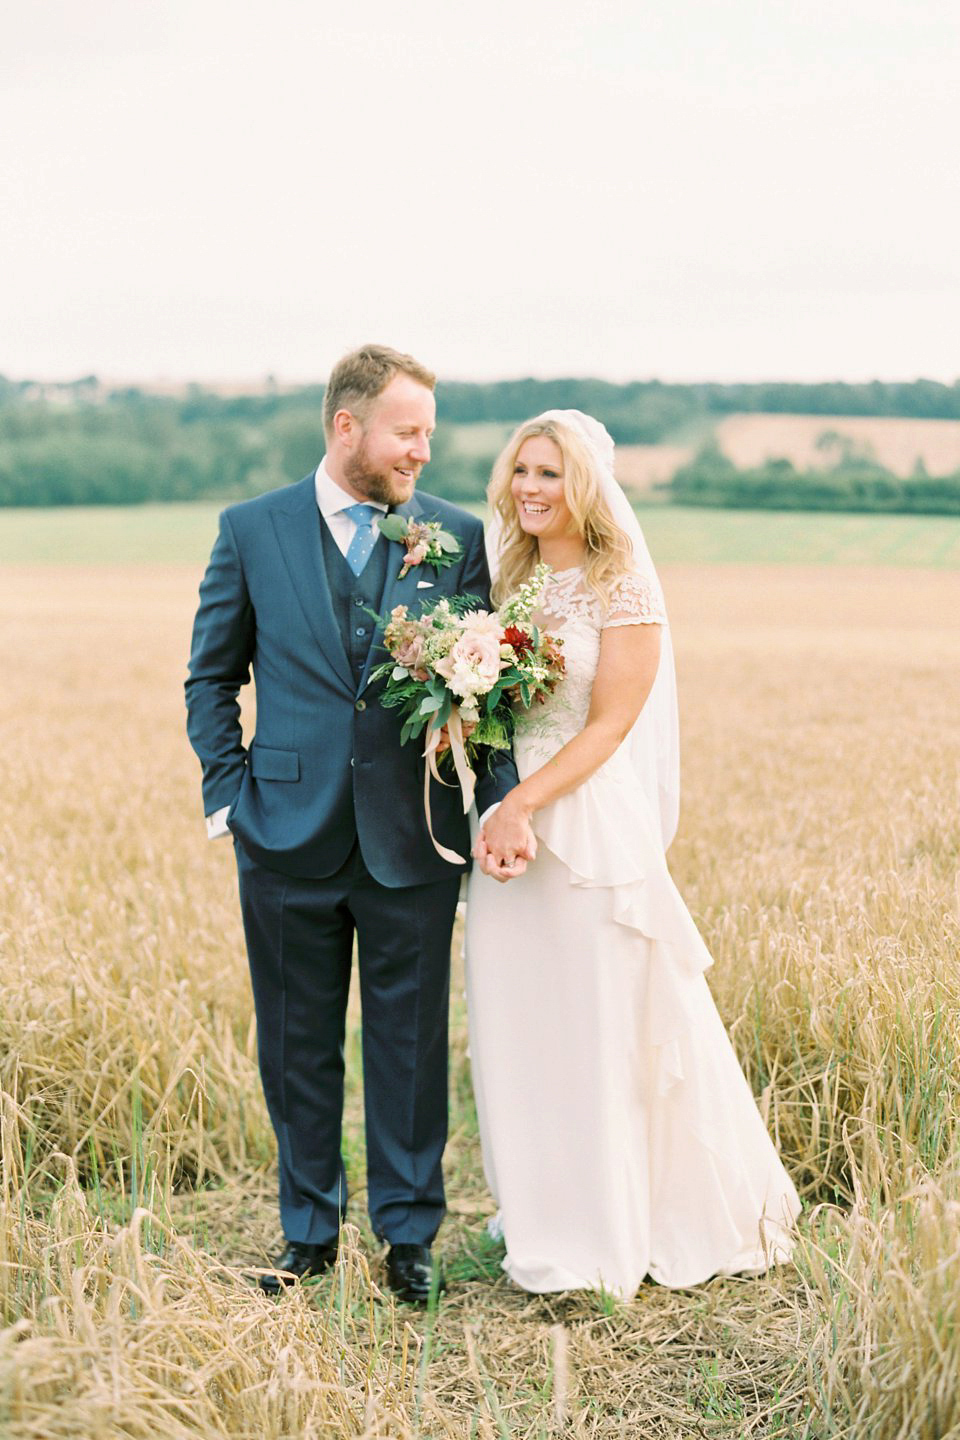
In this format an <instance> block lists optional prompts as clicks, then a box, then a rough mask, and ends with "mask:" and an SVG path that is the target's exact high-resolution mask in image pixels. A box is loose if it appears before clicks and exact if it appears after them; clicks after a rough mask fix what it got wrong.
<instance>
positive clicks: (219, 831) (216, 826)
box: [206, 805, 489, 840]
mask: <svg viewBox="0 0 960 1440" xmlns="http://www.w3.org/2000/svg"><path fill="white" fill-rule="evenodd" d="M229 813H230V806H229V805H224V807H223V809H222V810H214V812H213V814H212V815H208V816H207V817H206V819H207V839H208V840H222V839H223V837H224V835H229V834H230V831H229V829H228V828H227V815H228V814H229ZM488 813H489V812H488Z"/></svg>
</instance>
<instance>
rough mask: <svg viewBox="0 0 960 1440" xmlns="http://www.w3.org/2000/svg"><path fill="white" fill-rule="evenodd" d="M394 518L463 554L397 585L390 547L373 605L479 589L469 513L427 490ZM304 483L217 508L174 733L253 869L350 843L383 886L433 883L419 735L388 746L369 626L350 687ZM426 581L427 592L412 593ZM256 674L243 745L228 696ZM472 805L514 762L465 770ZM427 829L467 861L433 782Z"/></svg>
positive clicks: (317, 865) (291, 863) (322, 871)
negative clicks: (443, 536)
mask: <svg viewBox="0 0 960 1440" xmlns="http://www.w3.org/2000/svg"><path fill="white" fill-rule="evenodd" d="M395 508H396V512H397V513H398V514H400V515H404V516H408V517H415V518H418V519H423V520H433V519H436V520H439V521H441V522H442V523H443V526H444V529H446V530H448V531H450V532H451V533H452V534H454V535H456V536H457V538H458V539H459V540H460V543H461V546H462V553H461V555H460V556H459V557H458V558H457V560H456V561H455V562H454V564H453V565H451V566H450V567H449V568H447V569H443V570H435V569H434V568H433V567H432V566H429V565H427V564H424V565H421V566H419V567H418V566H414V567H413V568H412V569H411V570H409V571H408V573H407V575H406V577H405V578H404V579H403V580H399V579H398V577H399V574H400V570H401V568H402V566H403V561H404V557H405V553H406V552H405V550H404V547H403V546H402V545H401V544H400V543H399V542H397V541H389V542H388V541H386V539H385V537H383V536H381V538H380V539H379V540H378V542H377V543H378V545H383V544H387V545H388V555H387V578H386V584H385V588H384V592H383V596H382V599H381V604H380V613H381V614H382V615H388V614H389V612H390V610H391V609H393V607H394V606H395V605H407V606H409V607H410V608H411V610H412V611H414V612H416V611H417V610H418V609H419V608H420V606H421V604H423V603H425V597H426V601H429V602H432V601H434V600H437V599H440V598H441V596H443V595H454V594H464V593H466V594H472V595H478V596H479V597H480V598H481V600H482V602H483V603H484V604H485V605H486V604H487V603H488V597H489V583H490V581H489V573H488V570H487V562H486V555H485V552H484V545H483V526H482V525H481V523H480V521H479V520H477V519H475V518H474V517H473V516H472V515H469V514H468V513H467V512H466V511H464V510H460V509H459V508H458V507H457V506H455V505H450V504H449V503H447V502H446V501H444V500H439V499H437V498H435V497H434V496H431V495H423V494H419V495H418V494H414V496H413V498H412V499H411V500H409V501H408V502H407V503H406V504H404V505H399V506H397V507H395ZM321 523H322V522H321V520H320V516H319V512H318V509H317V502H316V492H315V486H314V477H313V475H312V474H310V475H308V476H306V477H305V478H304V479H303V480H301V481H299V482H298V483H297V484H295V485H289V486H285V487H284V488H282V489H280V490H274V491H271V492H270V493H268V494H266V495H260V496H258V497H257V498H256V499H254V500H247V501H244V502H243V503H241V504H238V505H232V506H230V507H229V508H228V509H226V510H225V511H224V512H223V514H222V515H221V517H220V533H219V535H218V537H217V541H216V544H215V545H214V548H213V554H212V555H211V557H210V564H209V566H208V567H207V572H206V575H205V576H204V579H203V582H202V584H201V586H200V608H199V610H198V611H197V617H196V621H195V624H194V631H193V647H192V652H191V657H190V667H189V678H188V680H187V683H186V694H187V731H188V734H189V736H190V742H191V744H192V745H193V748H194V750H195V751H196V752H197V755H198V756H199V758H200V762H201V765H202V767H203V803H204V811H205V813H206V814H208V815H209V814H211V813H212V812H213V811H215V810H219V809H221V808H222V807H223V806H225V805H227V806H229V807H230V811H229V814H228V816H227V824H228V825H229V827H230V829H231V830H232V832H233V834H234V835H235V836H236V838H237V840H238V841H239V842H240V844H241V845H242V846H243V848H244V850H246V851H247V853H248V854H249V855H250V856H251V857H252V858H253V859H254V860H256V861H258V862H259V863H260V864H262V865H265V866H267V867H268V868H269V869H272V870H277V871H280V872H281V873H284V874H287V875H295V876H303V877H314V878H322V877H324V876H327V875H332V874H333V873H334V872H335V871H336V870H338V869H339V867H340V866H341V865H342V864H343V862H344V861H345V860H346V858H347V855H348V854H349V852H350V850H351V848H352V846H353V843H354V840H355V839H356V838H358V837H359V840H360V848H361V852H362V854H363V857H364V861H365V862H366V865H367V868H368V870H369V871H370V874H371V875H372V876H373V877H374V879H376V880H378V881H380V883H381V884H383V885H387V886H390V887H391V888H395V887H399V886H403V885H420V884H426V883H428V882H430V881H433V880H438V879H443V878H446V877H447V876H449V875H450V874H451V871H452V869H453V867H452V866H451V865H449V864H448V863H447V862H446V861H444V860H442V859H441V857H440V856H439V855H438V854H437V852H436V850H435V849H434V847H433V845H432V844H431V842H430V837H429V834H428V832H427V827H426V821H425V818H424V810H423V766H424V762H423V759H422V748H423V747H422V743H418V742H416V741H412V742H408V744H406V745H401V744H400V720H399V719H398V716H397V712H396V711H393V710H384V709H383V708H382V707H381V706H380V704H379V703H378V699H377V692H378V689H379V686H378V684H373V685H371V683H370V678H369V677H370V671H371V669H372V668H373V667H375V666H376V665H377V664H378V663H379V662H380V661H382V660H384V659H386V658H387V657H386V652H385V650H384V649H383V646H382V635H381V633H380V631H379V630H377V632H376V634H375V635H374V638H373V642H372V644H371V647H370V654H369V656H368V659H367V663H366V667H365V669H364V671H363V674H362V676H361V679H360V682H359V685H358V683H357V681H356V679H355V677H354V676H353V674H352V672H351V668H350V663H349V660H348V658H347V654H346V652H345V650H344V646H343V640H342V638H341V635H340V629H339V626H338V624H337V621H336V618H335V615H334V610H333V604H332V601H331V597H330V587H329V584H328V581H327V577H326V572H325V566H324V561H323V553H322V545H321V542H320V532H319V526H320V524H321ZM421 580H429V581H431V582H432V584H433V588H432V589H430V590H421V589H418V582H419V581H421ZM251 669H252V671H253V674H254V678H255V681H256V695H257V726H256V736H255V738H254V739H253V741H252V742H251V744H250V748H249V750H248V751H245V750H244V747H243V741H242V736H241V729H240V707H239V703H238V699H237V697H238V693H239V691H240V688H241V686H243V685H245V684H246V683H247V682H248V681H249V679H250V672H251ZM477 775H478V784H477V806H478V809H479V811H480V813H482V812H483V810H484V809H485V808H486V807H487V806H489V805H491V804H493V803H494V802H495V801H496V800H499V799H502V798H503V796H504V795H505V794H506V793H507V791H508V790H509V789H511V788H512V786H513V785H515V784H516V783H517V772H516V768H515V766H514V764H513V761H512V759H511V758H510V757H509V756H507V755H497V756H496V757H495V759H494V763H493V767H492V769H491V770H489V771H488V769H487V767H486V765H485V764H483V763H481V765H480V766H479V768H478V771H477ZM431 808H432V812H433V828H434V834H435V835H436V837H437V839H438V840H439V841H440V842H441V843H442V844H445V845H447V846H449V847H450V848H452V849H454V850H456V851H458V852H459V854H461V855H463V856H466V855H468V854H469V843H470V842H469V833H468V826H467V821H466V817H465V816H464V814H463V807H462V801H461V797H460V789H459V786H454V787H452V788H447V787H444V786H439V785H437V784H436V782H431Z"/></svg>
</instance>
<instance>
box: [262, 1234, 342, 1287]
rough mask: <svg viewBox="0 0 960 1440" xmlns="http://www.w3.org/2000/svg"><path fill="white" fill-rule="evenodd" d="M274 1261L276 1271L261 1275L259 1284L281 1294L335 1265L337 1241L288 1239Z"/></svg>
mask: <svg viewBox="0 0 960 1440" xmlns="http://www.w3.org/2000/svg"><path fill="white" fill-rule="evenodd" d="M273 1263H274V1272H273V1273H272V1274H270V1275H261V1276H259V1278H258V1279H257V1284H258V1285H259V1286H260V1289H261V1290H265V1291H266V1292H267V1294H268V1295H279V1294H280V1292H281V1291H282V1290H284V1289H286V1287H287V1286H288V1285H295V1284H296V1282H297V1281H298V1280H306V1279H309V1277H310V1276H311V1275H322V1274H323V1272H324V1271H325V1270H329V1269H330V1267H331V1265H335V1264H336V1263H337V1242H336V1240H331V1241H330V1243H329V1244H327V1245H306V1244H304V1243H303V1242H302V1241H300V1240H288V1241H287V1248H286V1249H285V1250H284V1252H283V1254H282V1255H280V1256H279V1257H278V1258H277V1259H276V1260H275V1261H274V1262H273Z"/></svg>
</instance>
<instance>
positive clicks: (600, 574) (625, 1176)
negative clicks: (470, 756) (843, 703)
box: [466, 410, 800, 1296]
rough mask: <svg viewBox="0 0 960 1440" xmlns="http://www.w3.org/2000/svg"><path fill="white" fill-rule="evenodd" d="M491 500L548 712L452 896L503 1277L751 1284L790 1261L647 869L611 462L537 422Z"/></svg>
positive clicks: (637, 590)
mask: <svg viewBox="0 0 960 1440" xmlns="http://www.w3.org/2000/svg"><path fill="white" fill-rule="evenodd" d="M490 499H491V504H492V507H493V511H494V519H493V524H492V526H491V531H490V546H489V548H490V551H491V571H492V573H493V576H494V582H495V583H494V596H495V598H496V599H497V600H498V602H499V601H502V600H503V599H504V598H505V597H506V596H507V595H508V594H510V593H512V592H513V591H515V590H516V589H517V587H518V586H519V585H520V584H521V583H522V582H523V581H525V580H526V579H528V578H529V576H530V574H531V573H532V571H533V569H534V567H535V566H536V564H537V563H538V562H539V561H545V562H546V563H547V564H549V565H550V566H551V568H552V573H551V575H550V577H549V579H548V581H547V585H546V587H545V589H544V591H543V592H542V596H541V600H540V602H539V603H540V613H539V614H538V615H537V616H536V617H535V618H536V620H537V622H538V623H539V624H541V625H542V626H543V628H544V629H547V630H549V631H550V632H551V633H554V634H558V635H559V636H561V637H562V638H563V653H564V656H565V658H566V676H565V679H564V680H563V681H562V682H561V684H560V686H559V687H558V688H557V690H556V691H555V693H554V694H553V695H552V696H551V697H550V698H549V700H548V701H547V702H546V703H545V704H543V705H538V706H534V707H533V708H532V709H531V710H529V711H525V712H521V713H520V714H519V715H518V717H517V733H516V739H515V753H516V761H517V769H518V772H519V775H520V784H519V785H517V786H516V787H515V788H514V789H513V790H512V791H511V792H510V794H509V795H508V796H507V798H506V799H505V800H504V801H503V802H502V804H501V805H500V806H499V808H498V809H497V810H496V811H495V812H494V813H493V814H492V815H490V816H485V817H484V828H483V831H482V832H481V834H480V836H479V837H478V839H477V843H476V846H475V849H474V854H475V856H476V858H477V860H478V864H477V865H475V866H474V869H473V874H472V876H471V879H470V888H469V892H468V903H467V929H466V955H467V1001H468V1014H469V1026H470V1049H471V1057H472V1068H473V1081H474V1088H475V1093H476V1100H477V1112H478V1117H479V1123H480V1137H481V1143H482V1146H483V1158H484V1168H485V1171H486V1176H487V1181H488V1184H489V1186H490V1190H491V1192H492V1194H493V1196H494V1198H495V1200H496V1203H497V1205H498V1207H499V1220H500V1223H501V1225H502V1230H503V1235H504V1239H505V1241H506V1247H507V1253H506V1258H505V1260H504V1262H503V1263H504V1268H505V1269H506V1271H507V1272H508V1274H509V1275H510V1276H511V1277H512V1279H513V1280H515V1281H516V1282H517V1284H519V1285H521V1286H523V1287H524V1288H525V1289H527V1290H532V1291H553V1290H573V1289H585V1288H601V1287H602V1288H604V1289H606V1290H609V1291H612V1292H615V1293H617V1294H620V1295H623V1296H629V1295H632V1294H633V1292H634V1291H635V1290H636V1288H637V1286H638V1285H639V1284H640V1282H641V1281H642V1280H643V1278H644V1276H646V1275H650V1276H651V1277H652V1278H653V1279H654V1280H656V1281H659V1282H660V1283H661V1284H663V1285H670V1286H679V1287H686V1286H690V1285H696V1284H698V1283H699V1282H701V1281H703V1280H706V1279H707V1277H708V1276H710V1275H716V1274H729V1273H733V1272H738V1271H759V1270H762V1269H764V1268H766V1267H767V1266H768V1265H770V1264H773V1263H775V1262H778V1261H781V1260H784V1259H786V1258H787V1257H788V1256H789V1254H790V1251H791V1245H792V1229H793V1222H794V1220H795V1218H796V1216H797V1214H798V1212H799V1209H800V1202H799V1200H798V1198H797V1193H796V1191H795V1189H794V1187H793V1184H792V1183H791V1181H790V1179H789V1177H788V1175H787V1174H786V1171H785V1170H784V1168H783V1166H782V1165H781V1163H780V1160H779V1158H778V1156H777V1154H776V1151H775V1149H774V1147H773V1144H772V1143H771V1141H770V1138H769V1136H768V1135H767V1132H766V1130H765V1128H764V1125H763V1121H762V1120H761V1117H760V1114H759V1112H758V1110H757V1107H756V1103H755V1101H754V1098H753V1095H752V1093H751V1091H750V1088H749V1086H748V1085H747V1082H746V1080H745V1079H744V1076H743V1074H742V1072H741V1070H740V1067H739V1065H738V1064H737V1060H736V1057H735V1055H734V1052H733V1049H732V1047H731V1045H730V1041H729V1039H728V1038H727V1034H726V1031H725V1030H724V1028H723V1024H722V1022H721V1020H720V1017H719V1014H718V1013H717V1010H716V1007H715V1006H714V1003H713V1000H712V997H711V995H710V992H709V990H708V988H707V984H706V981H705V979H704V976H703V971H704V970H705V969H706V968H707V966H709V965H710V963H711V958H710V955H709V953H708V951H707V949H706V947H705V945H704V943H703V941H702V939H701V937H700V935H699V933H698V931H697V929H696V926H695V925H694V923H693V921H692V919H691V917H690V915H689V913H688V911H687V909H686V907H685V905H684V903H683V901H682V899H681V897H680V895H679V893H678V891H677V889H676V887H675V886H674V884H673V881H672V880H671V878H670V874H669V872H668V870H667V865H666V859H665V851H666V848H667V846H668V845H669V844H670V841H671V840H672V839H673V835H674V832H675V830H676V825H677V814H678V801H679V767H678V746H677V720H676V684H675V678H674V666H673V654H672V649H671V644H670V633H669V629H668V626H667V616H666V611H665V608H664V602H663V595H662V592H661V589H660V584H659V581H658V579H657V574H656V571H655V569H654V567H653V563H652V561H651V559H650V554H649V551H648V550H647V547H646V544H645V542H644V539H643V534H642V532H641V529H640V525H639V523H638V521H637V519H636V517H635V515H634V513H633V510H632V508H631V506H630V504H629V502H628V501H627V499H626V496H625V495H624V494H623V491H622V490H621V489H620V487H619V485H618V484H617V482H616V480H615V479H614V475H613V441H612V440H611V438H610V436H609V435H608V434H607V432H606V430H605V429H604V428H603V426H602V425H601V424H599V422H598V421H596V420H594V419H592V418H591V417H590V416H587V415H584V414H582V413H581V412H580V411H578V410H551V411H547V412H546V413H545V414H543V415H539V416H537V417H536V418H535V419H533V420H530V421H528V422H527V423H526V424H524V425H521V426H520V428H519V429H518V430H517V432H516V433H515V434H514V436H513V437H512V439H511V440H510V441H509V443H508V445H507V447H506V449H505V450H504V451H503V453H502V454H501V456H500V457H499V459H498V460H497V463H496V465H495V467H494V471H493V479H492V481H491V487H490ZM494 854H496V855H499V856H501V857H504V858H503V861H502V863H501V864H499V865H498V863H497V861H496V859H495V858H494ZM514 857H515V858H514ZM508 862H509V863H508ZM524 871H525V872H526V873H522V872H524ZM511 875H513V876H515V877H516V878H515V879H514V880H513V881H512V882H511V883H510V884H506V885H504V884H500V883H498V881H503V880H505V879H507V878H509V877H510V876H511Z"/></svg>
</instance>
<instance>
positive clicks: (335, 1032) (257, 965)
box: [235, 842, 460, 1245]
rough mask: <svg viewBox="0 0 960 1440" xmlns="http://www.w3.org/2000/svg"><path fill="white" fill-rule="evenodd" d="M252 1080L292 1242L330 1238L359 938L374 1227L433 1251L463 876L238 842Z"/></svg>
mask: <svg viewBox="0 0 960 1440" xmlns="http://www.w3.org/2000/svg"><path fill="white" fill-rule="evenodd" d="M235 850H236V855H237V869H238V872H239V877H240V904H241V909H242V912H243V924H244V930H245V933H246V939H247V952H248V955H249V958H250V974H251V978H252V982H253V997H254V1004H255V1006H256V1013H257V1044H258V1053H259V1061H260V1075H261V1078H262V1080H263V1089H264V1094H265V1096H266V1101H267V1108H268V1110H269V1113H270V1119H271V1121H272V1123H273V1128H274V1131H275V1132H276V1136H277V1147H278V1152H279V1163H280V1218H281V1221H282V1224H283V1231H284V1234H285V1236H286V1238H287V1239H288V1240H299V1241H302V1242H307V1243H311V1244H325V1243H327V1242H329V1241H331V1240H333V1239H335V1238H336V1235H337V1231H338V1228H339V1224H340V1221H341V1218H342V1216H343V1215H344V1214H345V1211H346V1203H347V1183H346V1175H345V1172H344V1166H343V1158H342V1155H341V1126H342V1116H343V1077H344V1055H343V1046H344V1034H345V1028H346V1009H347V994H348V991H349V987H350V972H351V967H352V955H353V942H354V935H355V934H356V939H357V957H358V966H359V976H360V1001H361V1007H362V1012H363V1082H364V1112H365V1119H366V1135H367V1203H368V1209H369V1212H370V1220H371V1223H372V1225H373V1229H374V1231H375V1232H376V1234H377V1235H378V1236H379V1237H380V1238H381V1239H384V1240H388V1241H389V1242H391V1243H392V1244H396V1243H398V1242H402V1243H412V1244H418V1245H429V1244H430V1242H431V1241H432V1240H433V1237H434V1235H435V1234H436V1232H437V1230H438V1228H439V1226H440V1222H441V1220H442V1219H443V1215H444V1209H445V1206H444V1193H443V1174H442V1171H441V1163H440V1162H441V1158H442V1155H443V1148H444V1145H445V1144H446V1138H447V1017H448V1007H449V996H450V937H451V932H452V929H453V921H454V917H455V914H456V907H457V897H458V894H459V890H460V876H459V875H458V874H455V875H452V876H451V877H450V878H449V879H444V880H441V881H438V882H434V883H432V884H429V885H415V886H409V887H406V888H403V889H397V890H389V889H387V888H386V886H384V885H380V884H379V883H378V882H377V881H376V880H374V879H373V878H372V876H371V875H370V874H369V873H368V871H367V868H366V866H365V865H364V863H363V857H362V856H361V854H360V848H359V845H355V846H354V848H353V850H352V852H351V854H350V856H349V857H348V859H347V861H346V863H345V864H344V865H343V866H342V867H341V868H340V870H338V871H337V872H336V874H334V875H331V876H329V877H328V878H327V879H324V880H309V879H298V878H296V877H293V876H290V875H281V874H280V873H279V872H278V871H274V870H268V869H266V868H264V867H263V866H262V865H258V864H256V863H255V862H254V861H253V860H251V859H250V857H249V856H248V855H247V854H246V852H245V851H244V850H243V847H242V846H241V845H240V844H239V843H238V842H235Z"/></svg>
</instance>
